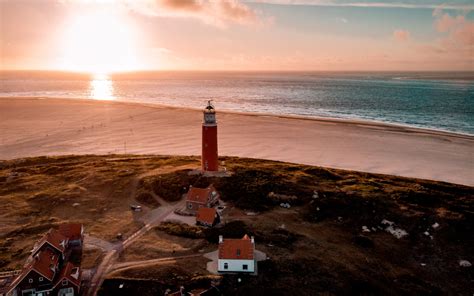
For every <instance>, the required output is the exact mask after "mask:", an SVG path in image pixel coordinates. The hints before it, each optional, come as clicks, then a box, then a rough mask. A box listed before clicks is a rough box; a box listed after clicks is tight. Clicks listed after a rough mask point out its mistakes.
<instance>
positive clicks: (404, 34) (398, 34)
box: [393, 30, 410, 42]
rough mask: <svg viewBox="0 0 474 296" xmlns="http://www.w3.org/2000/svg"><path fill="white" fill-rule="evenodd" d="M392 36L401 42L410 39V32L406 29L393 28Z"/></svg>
mask: <svg viewBox="0 0 474 296" xmlns="http://www.w3.org/2000/svg"><path fill="white" fill-rule="evenodd" d="M393 38H395V40H397V41H401V42H405V41H408V40H409V39H410V32H409V31H406V30H395V31H393Z"/></svg>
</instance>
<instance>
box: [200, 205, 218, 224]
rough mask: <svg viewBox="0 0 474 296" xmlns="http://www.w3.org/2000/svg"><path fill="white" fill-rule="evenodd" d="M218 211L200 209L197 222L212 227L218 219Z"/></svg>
mask: <svg viewBox="0 0 474 296" xmlns="http://www.w3.org/2000/svg"><path fill="white" fill-rule="evenodd" d="M216 213H217V212H216V209H214V208H206V207H202V208H199V209H198V211H197V213H196V222H202V223H207V224H210V225H212V224H213V223H214V219H215V218H216Z"/></svg>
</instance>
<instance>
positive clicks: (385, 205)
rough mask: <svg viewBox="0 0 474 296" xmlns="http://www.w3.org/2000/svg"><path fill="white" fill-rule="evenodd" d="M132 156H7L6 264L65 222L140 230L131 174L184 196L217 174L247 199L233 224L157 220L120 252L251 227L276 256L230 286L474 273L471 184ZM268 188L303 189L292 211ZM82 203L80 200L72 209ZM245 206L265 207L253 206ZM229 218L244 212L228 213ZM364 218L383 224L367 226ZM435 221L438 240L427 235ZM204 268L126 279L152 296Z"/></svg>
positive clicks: (306, 289)
mask: <svg viewBox="0 0 474 296" xmlns="http://www.w3.org/2000/svg"><path fill="white" fill-rule="evenodd" d="M111 158H115V159H111ZM127 158H128V159H117V157H115V156H78V157H57V158H33V159H26V160H17V161H9V162H4V163H2V164H1V165H0V182H1V185H2V186H1V187H0V198H1V203H0V213H1V214H0V221H2V222H4V223H2V224H1V225H0V227H1V233H2V236H1V237H0V239H1V240H0V242H1V243H0V244H1V245H0V248H2V249H1V250H2V252H1V257H0V259H1V260H2V261H1V264H2V266H1V268H7V267H8V268H10V267H12V266H15V264H18V263H19V264H21V263H22V262H23V258H24V256H25V254H27V251H28V250H29V248H30V247H31V246H32V245H33V243H34V241H35V240H36V239H37V238H38V236H39V235H40V234H42V233H44V232H45V231H47V229H48V228H49V227H51V226H54V225H56V224H58V223H60V222H62V221H66V220H74V221H77V222H82V223H84V224H85V226H86V231H91V232H92V233H93V235H96V236H99V237H103V238H106V239H111V238H112V237H113V236H115V234H116V233H117V232H122V233H124V234H125V235H126V234H127V232H131V231H133V230H134V229H136V228H137V227H139V225H138V224H135V222H134V220H133V215H132V213H131V211H130V209H129V203H132V202H136V200H135V199H134V197H135V196H136V193H137V192H133V190H132V189H131V188H132V187H133V186H132V185H133V184H138V187H139V188H138V190H139V191H138V192H151V190H153V191H154V192H155V193H158V194H159V195H160V196H161V197H163V198H165V199H168V200H175V199H178V198H179V196H180V193H181V191H180V190H182V189H181V188H182V187H184V186H186V187H187V186H189V185H193V186H199V187H204V186H207V185H209V184H211V183H213V184H214V185H215V187H216V188H217V189H218V190H219V191H220V193H221V196H222V198H223V199H224V200H226V201H227V202H229V205H230V207H232V205H234V206H236V207H237V208H234V209H230V211H229V212H228V213H229V215H228V216H227V223H226V225H225V226H224V227H223V228H221V229H219V230H208V231H204V234H205V235H204V237H205V238H206V240H207V242H205V240H204V239H203V238H197V239H190V238H184V237H180V236H175V235H173V236H171V235H167V234H164V233H163V232H160V231H156V230H155V232H153V231H152V232H150V233H148V234H147V235H145V236H144V237H142V238H140V240H138V242H137V244H136V245H134V246H131V247H130V249H128V250H126V251H125V254H124V257H123V258H122V260H142V259H149V258H150V257H164V256H168V255H169V254H170V252H171V254H172V252H173V249H174V250H175V253H176V252H182V253H183V254H185V253H187V252H195V251H196V250H197V249H198V248H204V249H206V250H208V249H209V250H210V249H216V248H217V245H216V242H217V235H218V234H220V233H221V234H224V235H225V236H226V237H238V236H241V235H243V234H244V233H248V234H251V235H254V236H255V238H256V241H257V248H258V249H261V250H263V251H265V252H267V254H268V255H269V256H270V258H271V260H269V261H267V262H263V263H261V264H259V276H257V277H242V282H241V283H239V284H237V279H236V278H235V277H234V276H231V275H230V276H225V277H224V278H223V281H222V283H221V286H220V287H221V289H222V290H223V291H224V294H226V295H233V294H262V295H264V294H267V295H268V294H272V295H281V294H286V295H287V294H295V293H299V294H301V295H305V294H317V293H329V294H350V293H355V294H369V295H370V294H387V295H393V294H449V293H451V294H462V293H464V292H465V287H468V286H469V285H470V283H472V281H473V280H474V274H473V273H472V268H471V269H466V268H464V269H463V268H461V267H459V263H458V260H460V259H466V260H469V261H471V262H474V258H473V257H472V252H471V250H472V245H473V244H474V241H473V240H472V233H473V231H474V229H473V225H474V214H473V213H474V188H472V187H466V186H460V185H454V184H447V183H443V182H434V181H426V180H417V179H408V178H400V177H393V176H386V175H377V174H366V173H360V172H352V171H343V170H334V169H325V168H318V167H310V166H304V165H295V164H285V163H280V162H272V161H263V160H250V159H237V158H223V160H225V162H226V166H227V169H228V170H231V171H233V172H234V174H233V175H232V176H231V177H226V178H206V177H202V176H190V175H188V174H187V170H188V169H189V167H190V166H192V165H196V166H197V165H198V164H199V163H198V159H197V158H192V157H182V158H180V157H170V158H166V157H150V158H140V159H134V158H133V157H131V156H130V157H127ZM173 166H174V167H175V169H174V170H175V171H176V172H173ZM178 166H179V169H178ZM162 167H167V168H168V169H167V170H163V171H161V172H162V173H163V174H166V175H161V178H160V177H159V176H155V175H150V176H148V177H146V178H145V180H144V181H143V182H137V180H136V177H137V176H138V175H140V174H142V173H144V172H149V171H150V170H157V169H158V168H162ZM12 172H15V173H14V174H13V175H14V176H13V177H11V176H12ZM157 174H158V173H157ZM160 179H161V181H160ZM171 183H173V184H175V185H174V186H171V185H170V184H171ZM140 190H142V191H140ZM315 191H316V192H318V197H317V198H314V197H313V195H314V192H315ZM270 192H274V193H275V194H280V195H287V196H295V197H296V198H293V197H292V198H291V202H290V203H291V204H292V207H291V209H282V208H279V207H278V202H279V201H280V199H275V198H271V197H270V198H269V193H270ZM74 202H77V203H80V205H79V206H76V207H73V206H72V204H73V203H74ZM241 209H245V210H246V211H248V210H250V211H258V212H259V213H260V214H259V215H257V216H246V215H245V214H244V211H242V210H241ZM51 217H52V218H51ZM230 219H234V220H238V221H235V222H233V223H229V222H230ZM382 219H387V220H390V221H394V222H395V223H396V224H397V226H399V227H401V228H403V229H405V230H406V231H407V232H408V233H409V235H408V236H407V237H406V238H403V239H400V240H398V239H396V238H394V237H393V236H392V235H390V234H389V233H387V232H385V231H384V230H383V229H382V227H381V225H380V222H381V221H382ZM435 222H436V223H438V224H439V225H440V226H439V228H437V229H436V230H435V229H432V228H431V225H433V224H434V223H435ZM362 226H367V227H368V228H370V229H372V227H373V228H374V229H376V231H371V232H370V233H362ZM166 229H167V230H168V231H169V232H170V233H173V234H176V235H183V234H185V235H187V234H188V233H194V234H195V233H196V231H194V228H193V229H187V228H186V229H184V228H183V227H178V228H176V229H177V230H176V229H174V228H173V227H171V226H170V227H167V228H166ZM173 229H174V230H176V231H174V230H173ZM171 230H173V231H171ZM427 230H429V232H430V234H431V235H433V239H431V238H429V237H428V236H426V235H424V232H425V231H427ZM361 234H363V235H364V237H365V238H364V239H365V240H366V241H363V240H361V237H360V236H361ZM188 236H191V237H196V236H195V235H194V236H193V235H188ZM198 237H200V236H198ZM7 239H8V240H7ZM367 241H368V242H370V243H365V242H367ZM361 242H362V243H361ZM27 246H30V247H27ZM421 263H423V264H426V265H425V266H421ZM180 264H183V265H180ZM203 268H205V263H204V262H187V263H185V262H181V261H177V262H176V263H175V264H173V265H170V266H168V265H163V266H160V267H156V268H152V269H150V268H145V269H140V268H138V269H133V270H128V271H127V272H126V273H121V274H119V275H118V276H119V278H120V280H122V279H121V278H125V277H126V278H127V279H126V280H127V285H131V286H130V289H132V290H127V291H133V281H131V278H147V279H151V278H153V280H152V282H148V281H146V282H143V281H140V282H139V285H143V287H145V286H146V287H147V289H145V290H143V289H142V290H140V291H141V292H140V293H142V292H143V293H144V294H143V295H150V294H146V291H155V292H156V291H158V292H159V291H162V290H163V288H166V287H169V286H170V285H169V284H166V283H167V281H169V282H170V283H172V285H175V284H176V285H182V284H186V283H187V281H188V280H189V279H190V278H192V277H193V276H194V273H196V274H205V272H204V271H203V270H202V269H203ZM170 275H171V276H170ZM108 283H113V284H114V285H115V283H116V282H114V279H110V280H109V282H108ZM137 283H138V282H137ZM106 286H107V284H106ZM153 287H158V288H157V290H154V289H153ZM173 287H174V286H173ZM135 288H137V289H138V288H139V287H137V286H135ZM111 289H112V290H110V291H114V292H115V290H113V289H115V288H113V287H112V286H111ZM158 292H157V293H158ZM105 294H107V293H105ZM109 294H111V293H109ZM112 294H113V293H112ZM140 295H141V294H140Z"/></svg>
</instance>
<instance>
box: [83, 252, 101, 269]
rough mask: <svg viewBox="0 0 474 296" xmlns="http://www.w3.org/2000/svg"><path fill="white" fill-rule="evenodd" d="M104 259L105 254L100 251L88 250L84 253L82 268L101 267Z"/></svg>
mask: <svg viewBox="0 0 474 296" xmlns="http://www.w3.org/2000/svg"><path fill="white" fill-rule="evenodd" d="M103 257H104V252H103V251H102V250H100V249H86V250H83V251H82V261H81V268H83V269H88V268H94V267H97V266H98V265H99V263H100V262H101V261H102V258H103Z"/></svg>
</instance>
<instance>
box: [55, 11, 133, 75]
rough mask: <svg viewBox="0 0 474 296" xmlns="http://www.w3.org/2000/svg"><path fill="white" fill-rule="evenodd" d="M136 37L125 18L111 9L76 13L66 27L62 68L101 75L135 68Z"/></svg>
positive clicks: (63, 40) (63, 39)
mask: <svg viewBox="0 0 474 296" xmlns="http://www.w3.org/2000/svg"><path fill="white" fill-rule="evenodd" d="M135 37H136V34H135V32H134V30H133V28H132V26H131V25H130V24H129V23H128V22H127V19H126V18H125V17H123V16H122V15H120V14H118V13H117V12H114V11H112V10H107V9H104V10H99V11H94V12H89V13H87V14H83V15H78V16H76V17H74V18H73V19H71V21H70V22H69V24H68V25H67V26H66V28H65V32H64V36H63V38H62V48H63V58H62V62H61V64H62V66H61V68H63V69H65V70H70V71H86V72H91V73H101V74H106V73H110V72H117V71H130V70H137V69H139V68H140V63H139V61H138V57H137V52H136V40H135Z"/></svg>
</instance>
